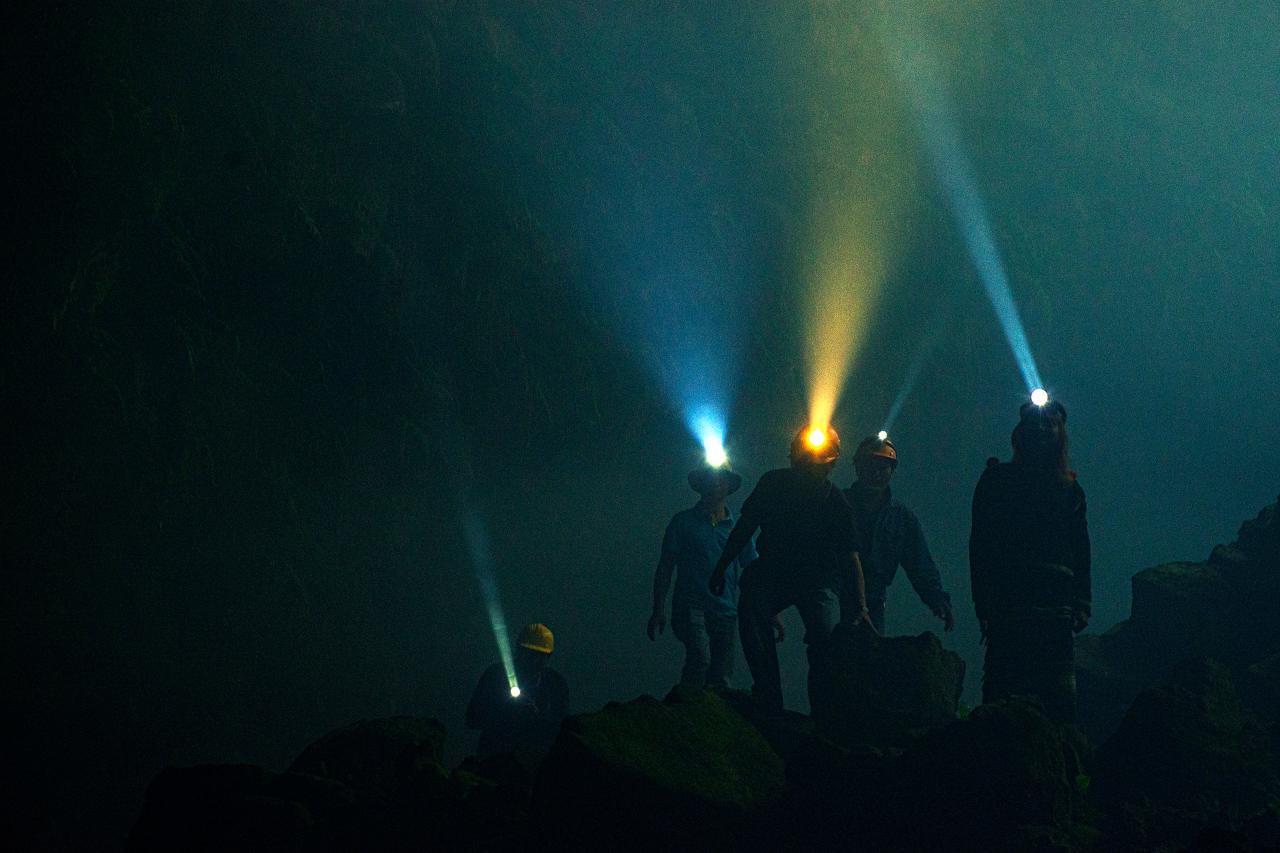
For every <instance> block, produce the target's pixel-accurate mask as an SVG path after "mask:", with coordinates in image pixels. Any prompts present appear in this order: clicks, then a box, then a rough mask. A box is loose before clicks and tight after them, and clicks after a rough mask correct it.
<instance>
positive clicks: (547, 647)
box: [516, 622, 556, 655]
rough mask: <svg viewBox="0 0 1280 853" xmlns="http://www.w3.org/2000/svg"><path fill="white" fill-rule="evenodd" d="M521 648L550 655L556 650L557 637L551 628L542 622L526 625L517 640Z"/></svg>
mask: <svg viewBox="0 0 1280 853" xmlns="http://www.w3.org/2000/svg"><path fill="white" fill-rule="evenodd" d="M516 642H517V643H518V644H519V645H520V647H521V648H524V649H529V650H530V651H535V652H542V653H543V654H544V655H549V654H551V653H552V652H554V651H555V650H556V638H555V635H554V634H552V633H551V629H550V628H548V627H547V626H546V625H543V624H542V623H541V622H534V623H533V624H532V625H525V626H524V628H522V629H521V631H520V639H519V640H517V641H516Z"/></svg>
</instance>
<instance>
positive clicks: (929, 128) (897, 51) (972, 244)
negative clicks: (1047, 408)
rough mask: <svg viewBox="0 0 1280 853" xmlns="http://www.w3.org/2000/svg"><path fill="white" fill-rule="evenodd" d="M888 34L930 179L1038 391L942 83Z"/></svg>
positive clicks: (920, 55)
mask: <svg viewBox="0 0 1280 853" xmlns="http://www.w3.org/2000/svg"><path fill="white" fill-rule="evenodd" d="M893 32H894V33H895V35H890V36H889V37H888V38H886V43H887V47H886V54H887V56H888V57H889V60H890V63H891V65H892V66H893V68H894V70H895V72H896V73H897V75H898V77H899V79H900V80H901V81H902V83H903V85H904V87H905V88H906V90H907V94H908V96H909V98H910V101H911V106H912V109H913V112H914V114H915V117H916V121H917V123H918V125H919V129H920V134H921V137H922V138H923V141H924V145H925V149H926V150H927V151H928V154H929V161H930V163H931V165H932V167H933V171H934V175H935V177H937V179H938V181H939V183H941V184H942V188H943V190H944V192H945V195H946V199H947V204H948V206H949V207H950V209H951V214H952V217H953V218H954V219H955V222H956V226H957V227H958V228H959V229H960V232H961V235H962V236H963V238H964V243H965V248H966V249H967V250H968V253H969V257H970V259H971V260H972V261H973V265H974V267H975V268H976V269H977V272H978V277H979V278H980V279H981V280H982V285H983V288H984V289H985V290H986V293H987V298H988V299H989V300H990V301H991V307H992V308H994V309H995V312H996V317H997V319H998V320H999V321H1000V328H1001V329H1002V330H1003V331H1004V335H1005V339H1006V340H1008V342H1009V348H1010V349H1011V350H1013V355H1014V358H1015V359H1016V360H1017V362H1018V369H1019V370H1020V371H1021V373H1022V379H1023V382H1025V383H1026V387H1027V391H1031V390H1032V389H1033V388H1039V387H1040V385H1041V382H1040V372H1039V370H1038V368H1037V367H1036V361H1035V357H1034V356H1033V355H1032V353H1031V344H1030V343H1029V342H1028V340H1027V334H1026V331H1025V329H1024V328H1023V325H1022V319H1021V317H1020V316H1019V314H1018V307H1017V305H1016V303H1015V302H1014V299H1013V290H1012V288H1011V287H1010V284H1009V277H1008V274H1007V273H1006V272H1005V265H1004V261H1003V260H1002V258H1001V256H1000V249H999V247H998V246H996V241H995V236H994V235H993V234H992V232H991V222H990V219H989V217H988V216H987V210H986V205H985V204H984V203H983V200H982V194H981V193H980V192H979V189H978V181H977V178H976V177H975V174H974V169H973V164H972V163H971V162H970V159H969V156H968V154H967V153H966V152H965V149H964V146H963V144H962V143H961V140H960V135H959V133H958V132H957V131H956V125H955V121H954V119H953V117H952V115H951V111H950V109H949V107H948V105H947V97H946V91H945V87H944V84H943V78H942V75H941V73H940V72H939V71H938V69H937V67H936V64H935V62H934V60H933V52H932V51H929V50H928V49H927V48H926V47H924V46H923V41H922V40H921V39H920V38H919V37H912V36H910V35H904V28H903V27H897V28H895V29H894V30H893Z"/></svg>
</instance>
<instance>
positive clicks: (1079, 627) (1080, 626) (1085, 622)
mask: <svg viewBox="0 0 1280 853" xmlns="http://www.w3.org/2000/svg"><path fill="white" fill-rule="evenodd" d="M1088 627H1089V614H1088V612H1087V611H1084V610H1076V611H1073V612H1072V614H1071V630H1072V631H1075V632H1076V633H1077V634H1079V633H1080V632H1081V631H1083V630H1084V629H1085V628H1088Z"/></svg>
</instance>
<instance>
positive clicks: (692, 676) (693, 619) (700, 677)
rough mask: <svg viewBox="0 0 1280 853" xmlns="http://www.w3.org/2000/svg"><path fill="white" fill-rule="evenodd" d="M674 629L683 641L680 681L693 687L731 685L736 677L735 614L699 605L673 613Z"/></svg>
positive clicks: (672, 623)
mask: <svg viewBox="0 0 1280 853" xmlns="http://www.w3.org/2000/svg"><path fill="white" fill-rule="evenodd" d="M671 630H672V631H674V632H675V635H676V639H678V640H679V641H680V642H681V643H684V669H682V670H681V671H680V683H681V684H685V685H688V686H690V687H728V686H729V679H730V678H731V677H732V676H733V651H734V639H735V638H736V637H737V634H738V618H737V617H736V616H718V615H716V614H714V613H708V612H707V611H705V610H701V609H698V608H689V609H687V610H677V611H676V612H675V613H673V614H672V620H671Z"/></svg>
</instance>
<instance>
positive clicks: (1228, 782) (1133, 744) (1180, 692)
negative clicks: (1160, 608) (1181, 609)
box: [1098, 658, 1280, 847]
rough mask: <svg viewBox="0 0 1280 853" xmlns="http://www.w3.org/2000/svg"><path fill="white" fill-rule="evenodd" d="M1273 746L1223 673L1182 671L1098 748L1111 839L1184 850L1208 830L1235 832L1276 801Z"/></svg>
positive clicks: (1189, 665)
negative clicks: (1202, 831) (1221, 829)
mask: <svg viewBox="0 0 1280 853" xmlns="http://www.w3.org/2000/svg"><path fill="white" fill-rule="evenodd" d="M1275 749H1276V747H1275V739H1274V736H1273V734H1272V733H1271V732H1269V731H1268V730H1267V729H1266V728H1265V727H1264V726H1263V725H1261V724H1260V723H1259V722H1258V721H1257V720H1256V719H1255V718H1254V716H1253V715H1252V714H1250V713H1249V712H1248V711H1247V710H1246V709H1245V708H1244V707H1243V706H1242V705H1241V703H1240V701H1239V698H1238V696H1237V694H1236V690H1235V686H1234V684H1233V682H1232V678H1231V674H1230V672H1229V671H1228V670H1227V669H1226V668H1225V667H1223V666H1222V665H1220V664H1218V663H1216V662H1214V661H1212V660H1208V659H1204V658H1197V659H1190V660H1187V661H1185V662H1183V663H1181V664H1179V665H1178V666H1176V667H1175V668H1174V671H1173V674H1172V676H1171V677H1170V678H1169V680H1168V681H1167V682H1166V683H1165V684H1164V685H1162V686H1160V687H1155V688H1150V689H1148V690H1144V691H1143V692H1142V693H1140V694H1139V695H1138V697H1137V699H1135V700H1134V703H1133V706H1132V707H1131V708H1130V709H1129V712H1128V713H1127V714H1126V715H1125V718H1124V721H1123V722H1122V723H1121V724H1120V727H1119V729H1117V730H1116V732H1115V734H1114V735H1112V736H1111V738H1110V739H1108V740H1107V742H1106V743H1105V744H1103V746H1102V747H1101V748H1100V749H1099V754H1098V768H1099V793H1100V795H1101V797H1102V799H1103V802H1104V804H1105V805H1106V808H1107V810H1108V814H1109V828H1110V831H1111V833H1112V834H1113V835H1114V836H1115V837H1116V838H1118V839H1122V840H1124V841H1126V842H1127V843H1128V844H1130V845H1133V846H1138V847H1145V846H1165V845H1182V846H1185V845H1188V844H1191V843H1192V842H1193V841H1195V839H1196V837H1197V835H1198V834H1199V833H1200V831H1201V830H1203V829H1204V828H1205V827H1209V826H1216V827H1220V828H1225V829H1230V830H1235V829H1238V828H1239V827H1240V826H1241V825H1242V824H1243V822H1244V821H1246V820H1247V819H1248V818H1251V817H1254V816H1256V815H1258V814H1260V813H1262V812H1263V810H1264V809H1265V808H1266V807H1267V805H1268V804H1269V803H1272V802H1275V801H1276V799H1277V798H1280V776H1278V775H1277V766H1276V765H1277V762H1276V754H1275Z"/></svg>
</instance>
